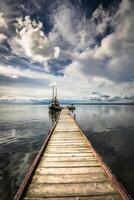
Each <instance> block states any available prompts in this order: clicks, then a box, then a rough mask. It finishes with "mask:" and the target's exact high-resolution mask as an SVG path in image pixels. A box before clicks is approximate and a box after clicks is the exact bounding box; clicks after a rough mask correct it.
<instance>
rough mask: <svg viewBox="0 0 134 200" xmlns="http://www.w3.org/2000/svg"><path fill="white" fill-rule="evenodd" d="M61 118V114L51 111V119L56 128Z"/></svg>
mask: <svg viewBox="0 0 134 200" xmlns="http://www.w3.org/2000/svg"><path fill="white" fill-rule="evenodd" d="M58 116H59V112H50V111H49V119H50V120H51V123H52V125H53V126H54V124H55V122H56V121H57V119H58Z"/></svg>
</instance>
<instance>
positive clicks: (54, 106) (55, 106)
mask: <svg viewBox="0 0 134 200" xmlns="http://www.w3.org/2000/svg"><path fill="white" fill-rule="evenodd" d="M55 93H56V94H55ZM60 110H61V106H60V103H59V101H58V99H57V88H56V91H55V88H54V85H53V97H52V100H51V101H50V103H49V111H50V112H57V111H60Z"/></svg>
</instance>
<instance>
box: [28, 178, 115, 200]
mask: <svg viewBox="0 0 134 200" xmlns="http://www.w3.org/2000/svg"><path fill="white" fill-rule="evenodd" d="M116 193H117V192H116V191H115V189H114V187H113V186H112V184H111V183H109V182H103V183H66V184H33V183H32V184H31V185H30V188H29V191H28V192H27V196H28V197H60V196H61V197H64V196H65V197H66V196H79V195H80V196H83V195H84V196H92V195H103V194H116Z"/></svg>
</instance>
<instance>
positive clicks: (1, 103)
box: [0, 102, 134, 105]
mask: <svg viewBox="0 0 134 200" xmlns="http://www.w3.org/2000/svg"><path fill="white" fill-rule="evenodd" d="M69 104H70V102H69V103H66V102H65V103H63V102H62V103H61V105H69ZM73 104H74V105H134V102H132V103H82V102H80V103H79V102H73ZM0 105H49V103H35V102H34V103H31V102H30V103H16V102H15V103H13V102H0Z"/></svg>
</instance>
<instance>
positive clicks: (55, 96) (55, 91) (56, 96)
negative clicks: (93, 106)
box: [55, 88, 57, 99]
mask: <svg viewBox="0 0 134 200" xmlns="http://www.w3.org/2000/svg"><path fill="white" fill-rule="evenodd" d="M55 98H56V99H57V88H56V91H55Z"/></svg>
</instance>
